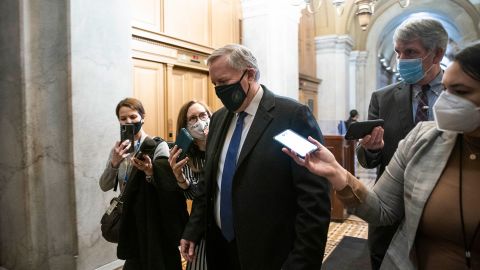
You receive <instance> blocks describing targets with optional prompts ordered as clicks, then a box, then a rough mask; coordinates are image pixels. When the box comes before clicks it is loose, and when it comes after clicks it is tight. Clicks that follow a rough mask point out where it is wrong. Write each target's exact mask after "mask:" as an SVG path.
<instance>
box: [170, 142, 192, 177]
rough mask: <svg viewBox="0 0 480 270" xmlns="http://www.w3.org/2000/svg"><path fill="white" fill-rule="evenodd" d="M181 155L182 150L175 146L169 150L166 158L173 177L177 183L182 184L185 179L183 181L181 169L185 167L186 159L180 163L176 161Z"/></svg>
mask: <svg viewBox="0 0 480 270" xmlns="http://www.w3.org/2000/svg"><path fill="white" fill-rule="evenodd" d="M181 153H182V149H180V148H178V146H176V145H175V146H174V147H173V148H172V149H170V156H169V157H168V163H169V164H170V167H171V168H172V171H173V174H174V175H175V178H176V179H177V182H179V183H184V182H185V179H183V173H182V168H183V167H184V166H185V164H187V162H188V157H186V158H184V159H182V160H180V161H179V160H177V159H178V157H179V156H180V154H181Z"/></svg>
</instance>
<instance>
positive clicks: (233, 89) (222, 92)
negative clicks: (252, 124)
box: [215, 70, 250, 112]
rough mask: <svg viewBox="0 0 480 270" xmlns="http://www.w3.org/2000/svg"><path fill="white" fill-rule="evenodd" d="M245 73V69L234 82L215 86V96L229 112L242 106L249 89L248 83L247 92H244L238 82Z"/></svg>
mask: <svg viewBox="0 0 480 270" xmlns="http://www.w3.org/2000/svg"><path fill="white" fill-rule="evenodd" d="M246 73H247V70H245V72H243V75H242V77H241V78H240V80H238V82H236V83H232V84H227V85H219V86H215V93H216V94H217V97H218V98H219V99H220V100H221V101H222V103H223V105H224V106H225V108H227V109H228V110H229V111H231V112H235V111H236V110H238V108H240V106H242V103H243V101H245V98H247V94H248V91H250V85H248V90H247V94H245V91H243V87H242V84H241V83H240V82H241V81H242V79H243V76H245V74H246Z"/></svg>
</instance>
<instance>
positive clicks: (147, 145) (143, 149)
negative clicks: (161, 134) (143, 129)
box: [135, 137, 157, 160]
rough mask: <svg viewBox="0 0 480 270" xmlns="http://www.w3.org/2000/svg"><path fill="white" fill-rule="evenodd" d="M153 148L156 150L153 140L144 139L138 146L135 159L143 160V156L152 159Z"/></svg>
mask: <svg viewBox="0 0 480 270" xmlns="http://www.w3.org/2000/svg"><path fill="white" fill-rule="evenodd" d="M155 148H157V144H156V142H155V140H153V139H152V138H149V137H146V138H145V139H144V140H143V142H142V144H141V145H140V148H139V149H138V151H137V152H136V153H135V158H136V159H138V160H144V155H148V156H150V157H153V154H154V153H155Z"/></svg>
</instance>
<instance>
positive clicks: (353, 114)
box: [345, 109, 359, 130]
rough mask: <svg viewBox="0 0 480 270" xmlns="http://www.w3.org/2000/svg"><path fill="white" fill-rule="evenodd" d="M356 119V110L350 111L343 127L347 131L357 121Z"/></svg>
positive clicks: (357, 115)
mask: <svg viewBox="0 0 480 270" xmlns="http://www.w3.org/2000/svg"><path fill="white" fill-rule="evenodd" d="M358 117H359V114H358V111H357V110H355V109H353V110H350V116H349V117H348V119H347V121H345V127H346V128H347V130H348V128H349V127H350V125H351V124H352V123H355V122H357V121H358Z"/></svg>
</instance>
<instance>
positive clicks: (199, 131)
mask: <svg viewBox="0 0 480 270" xmlns="http://www.w3.org/2000/svg"><path fill="white" fill-rule="evenodd" d="M209 125H210V119H207V120H201V119H198V121H197V122H196V123H195V124H193V125H189V126H188V127H187V128H188V132H189V133H190V134H191V135H192V137H193V138H195V139H197V140H201V141H204V140H206V139H207V135H205V129H206V128H208V126H209Z"/></svg>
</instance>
